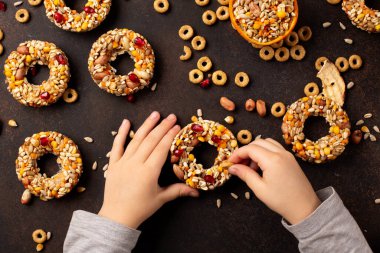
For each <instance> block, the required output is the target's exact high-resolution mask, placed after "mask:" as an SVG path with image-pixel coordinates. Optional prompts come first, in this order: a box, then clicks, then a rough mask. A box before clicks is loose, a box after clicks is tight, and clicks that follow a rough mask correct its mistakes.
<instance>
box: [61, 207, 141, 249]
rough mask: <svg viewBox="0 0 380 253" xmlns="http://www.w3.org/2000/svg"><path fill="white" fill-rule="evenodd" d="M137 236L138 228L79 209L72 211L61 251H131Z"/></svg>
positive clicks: (138, 233) (138, 234)
mask: <svg viewBox="0 0 380 253" xmlns="http://www.w3.org/2000/svg"><path fill="white" fill-rule="evenodd" d="M139 236H140V231H138V230H134V229H131V228H128V227H126V226H123V225H121V224H119V223H116V222H113V221H111V220H108V219H106V218H103V217H101V216H98V215H96V214H93V213H89V212H85V211H80V210H79V211H75V212H74V213H73V217H72V219H71V223H70V227H69V231H68V232H67V235H66V239H65V243H64V245H63V252H64V253H76V252H78V253H79V252H80V253H82V252H86V253H92V252H102V253H108V252H131V251H132V249H133V248H134V247H135V245H136V243H137V240H138V238H139Z"/></svg>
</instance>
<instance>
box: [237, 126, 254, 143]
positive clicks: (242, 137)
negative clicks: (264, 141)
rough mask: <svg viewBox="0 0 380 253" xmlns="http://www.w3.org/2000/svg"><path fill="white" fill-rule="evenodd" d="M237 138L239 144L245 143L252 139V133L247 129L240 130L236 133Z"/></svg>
mask: <svg viewBox="0 0 380 253" xmlns="http://www.w3.org/2000/svg"><path fill="white" fill-rule="evenodd" d="M237 140H238V141H239V142H240V143H241V144H243V145H247V144H249V143H251V141H252V133H251V132H250V131H249V130H240V131H239V132H238V134H237Z"/></svg>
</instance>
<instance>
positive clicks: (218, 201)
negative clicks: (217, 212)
mask: <svg viewBox="0 0 380 253" xmlns="http://www.w3.org/2000/svg"><path fill="white" fill-rule="evenodd" d="M216 206H217V207H218V208H220V207H221V206H222V200H221V199H217V200H216Z"/></svg>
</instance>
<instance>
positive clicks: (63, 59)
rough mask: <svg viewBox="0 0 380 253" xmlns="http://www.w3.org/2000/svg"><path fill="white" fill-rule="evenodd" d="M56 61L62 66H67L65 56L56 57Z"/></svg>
mask: <svg viewBox="0 0 380 253" xmlns="http://www.w3.org/2000/svg"><path fill="white" fill-rule="evenodd" d="M55 59H56V60H57V61H58V63H59V64H61V65H65V64H67V60H66V57H65V56H63V55H61V54H59V55H56V56H55Z"/></svg>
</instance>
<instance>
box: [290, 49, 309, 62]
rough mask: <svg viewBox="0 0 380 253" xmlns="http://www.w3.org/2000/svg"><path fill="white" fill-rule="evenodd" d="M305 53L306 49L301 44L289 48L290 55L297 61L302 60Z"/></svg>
mask: <svg viewBox="0 0 380 253" xmlns="http://www.w3.org/2000/svg"><path fill="white" fill-rule="evenodd" d="M305 55H306V50H305V48H304V47H303V46H302V45H295V46H293V47H291V48H290V56H291V57H292V58H293V59H294V60H297V61H300V60H302V59H303V58H304V57H305Z"/></svg>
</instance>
